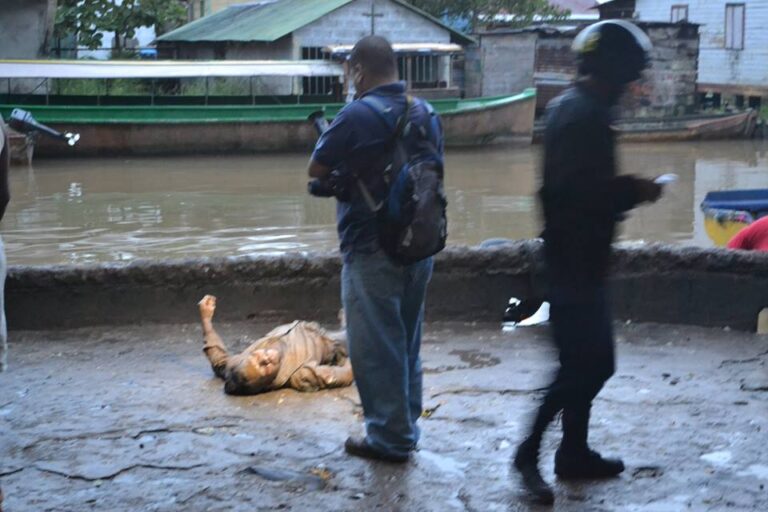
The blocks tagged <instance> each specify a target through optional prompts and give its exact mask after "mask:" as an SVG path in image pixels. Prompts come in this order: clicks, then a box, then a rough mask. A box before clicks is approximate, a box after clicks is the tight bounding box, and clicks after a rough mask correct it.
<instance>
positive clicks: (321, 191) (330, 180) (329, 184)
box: [307, 170, 349, 201]
mask: <svg viewBox="0 0 768 512" xmlns="http://www.w3.org/2000/svg"><path fill="white" fill-rule="evenodd" d="M307 190H308V191H309V193H310V194H312V195H313V196H315V197H335V198H336V199H338V200H339V201H348V200H349V186H348V180H347V179H346V178H345V177H344V175H343V174H342V173H341V172H339V171H337V170H333V171H331V172H330V173H328V176H326V177H324V178H317V179H314V180H312V181H310V182H309V183H308V184H307Z"/></svg>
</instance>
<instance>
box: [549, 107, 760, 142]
mask: <svg viewBox="0 0 768 512" xmlns="http://www.w3.org/2000/svg"><path fill="white" fill-rule="evenodd" d="M757 120H758V115H757V112H755V111H754V110H747V111H744V112H739V113H736V114H726V115H716V116H711V115H710V116H699V117H688V118H669V119H666V118H665V119H633V120H627V121H620V122H618V123H617V124H616V125H615V126H614V128H615V130H616V132H617V134H618V138H619V140H620V141H622V142H685V141H695V140H723V139H749V138H752V137H753V135H754V133H755V130H756V128H757ZM543 135H544V125H543V124H537V126H536V129H535V135H534V142H542V140H543Z"/></svg>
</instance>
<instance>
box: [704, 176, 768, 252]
mask: <svg viewBox="0 0 768 512" xmlns="http://www.w3.org/2000/svg"><path fill="white" fill-rule="evenodd" d="M701 210H702V212H703V213H704V229H705V231H706V232H707V236H709V238H710V239H711V240H712V241H713V242H714V243H715V245H717V246H719V247H725V246H726V245H727V244H728V242H729V241H730V240H731V238H733V237H734V236H735V235H736V233H738V232H739V231H741V230H742V229H744V228H745V227H746V226H748V225H750V224H751V223H752V222H754V221H755V220H756V219H759V218H760V217H763V216H765V215H768V189H753V190H724V191H716V192H710V193H708V194H707V195H706V196H705V197H704V201H702V203H701Z"/></svg>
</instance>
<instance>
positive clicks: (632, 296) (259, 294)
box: [5, 240, 768, 331]
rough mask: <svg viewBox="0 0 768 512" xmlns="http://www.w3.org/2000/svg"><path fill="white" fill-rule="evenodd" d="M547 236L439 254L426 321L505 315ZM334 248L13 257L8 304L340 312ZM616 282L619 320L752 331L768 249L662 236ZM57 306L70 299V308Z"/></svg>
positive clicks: (123, 320) (530, 282)
mask: <svg viewBox="0 0 768 512" xmlns="http://www.w3.org/2000/svg"><path fill="white" fill-rule="evenodd" d="M542 257H543V256H542V244H541V241H537V240H524V241H517V242H510V243H508V244H505V245H502V246H500V247H496V248H492V249H481V248H477V247H474V248H468V247H452V248H449V249H447V250H445V251H443V252H442V253H440V254H439V255H438V256H437V258H436V263H435V271H434V275H433V278H432V283H431V284H430V289H429V293H428V296H427V303H426V315H427V318H428V319H429V320H430V321H440V320H469V321H498V320H499V319H500V318H501V316H502V313H503V311H504V307H505V305H506V303H507V301H508V299H509V297H510V296H516V297H531V296H532V295H533V294H534V293H535V288H536V287H537V286H540V284H539V283H540V276H539V274H540V270H541V268H540V262H541V260H542ZM340 271H341V261H340V258H339V256H338V253H307V254H296V253H294V254H286V255H282V256H255V257H240V258H211V259H189V260H181V261H172V262H155V261H146V260H145V261H137V262H134V263H130V264H103V265H86V266H34V267H20V266H11V267H10V269H9V273H8V280H7V282H6V288H5V293H6V312H7V317H8V326H9V328H10V329H12V330H30V329H36V330H48V329H59V328H77V327H88V326H97V325H111V326H117V325H134V324H136V323H137V322H143V323H183V322H186V321H188V320H189V311H190V304H195V302H197V301H198V300H199V299H200V297H202V296H203V295H204V294H205V293H212V294H214V295H216V296H218V297H219V298H220V299H221V300H222V303H223V304H226V307H223V308H222V311H221V318H222V320H227V321H243V320H248V319H264V320H271V321H290V320H293V319H295V318H311V319H314V320H319V321H328V320H330V319H333V318H335V317H336V314H337V312H338V309H339V307H340V304H339V295H340V292H339V274H340ZM612 292H613V298H612V300H613V303H614V313H615V315H616V317H617V318H619V319H622V320H631V321H643V322H667V323H676V324H688V325H701V326H707V327H721V328H722V327H728V328H732V329H740V330H747V331H754V330H755V327H756V324H757V315H758V313H759V312H760V310H761V309H763V308H765V307H768V254H765V253H759V252H745V251H728V250H724V249H700V248H695V247H679V246H672V245H664V244H651V245H647V246H641V247H623V248H622V247H617V248H616V250H615V251H614V262H613V279H612ZM62 305H66V308H63V307H62Z"/></svg>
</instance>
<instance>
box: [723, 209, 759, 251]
mask: <svg viewBox="0 0 768 512" xmlns="http://www.w3.org/2000/svg"><path fill="white" fill-rule="evenodd" d="M728 248H729V249H742V250H745V251H768V217H763V218H762V219H759V220H756V221H755V222H753V223H752V224H750V225H749V226H747V227H745V228H744V229H742V230H741V231H739V232H738V233H736V236H734V237H733V238H731V241H730V242H728Z"/></svg>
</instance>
